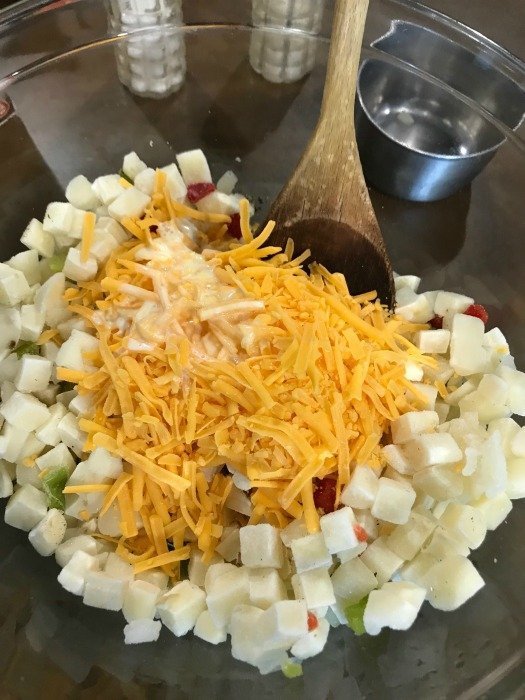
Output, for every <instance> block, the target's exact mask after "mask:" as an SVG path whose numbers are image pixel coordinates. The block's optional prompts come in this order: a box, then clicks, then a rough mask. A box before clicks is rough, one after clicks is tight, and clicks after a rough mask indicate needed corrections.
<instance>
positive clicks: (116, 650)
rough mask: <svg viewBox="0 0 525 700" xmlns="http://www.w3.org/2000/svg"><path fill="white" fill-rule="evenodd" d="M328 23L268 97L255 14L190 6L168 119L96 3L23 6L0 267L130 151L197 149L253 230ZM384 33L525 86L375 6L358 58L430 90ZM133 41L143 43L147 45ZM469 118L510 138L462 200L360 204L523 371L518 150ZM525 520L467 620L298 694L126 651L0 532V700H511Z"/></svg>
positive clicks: (297, 147) (5, 139)
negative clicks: (181, 71) (251, 213)
mask: <svg viewBox="0 0 525 700" xmlns="http://www.w3.org/2000/svg"><path fill="white" fill-rule="evenodd" d="M199 6H200V7H199ZM210 6H211V7H210ZM330 7H331V3H326V9H327V11H326V12H325V17H324V22H323V27H322V30H321V33H320V34H319V36H318V37H317V38H315V37H310V38H308V37H306V39H305V40H306V41H307V42H309V43H310V44H311V43H312V42H313V43H314V44H315V48H316V59H315V65H314V67H313V70H312V71H311V72H310V73H308V74H307V75H306V76H304V77H303V78H301V79H300V80H297V81H295V82H289V83H280V84H276V83H271V82H269V81H267V80H266V79H264V78H263V77H261V76H260V75H259V74H257V73H256V72H255V71H254V70H253V69H252V67H251V65H250V60H249V56H250V43H251V38H252V33H253V31H254V30H253V29H251V28H250V26H249V25H250V19H251V14H250V6H249V3H246V2H242V1H241V0H239V1H238V2H235V1H233V0H231V1H228V0H216V1H215V2H214V3H206V8H205V9H204V8H203V3H192V2H187V3H185V5H184V21H185V22H186V24H187V26H186V27H184V29H181V30H180V31H179V33H178V34H177V36H179V37H180V36H182V38H183V39H184V42H185V55H186V59H185V60H186V66H187V68H186V73H185V79H184V81H183V83H182V86H181V87H180V89H179V90H178V91H176V92H174V93H173V94H171V95H169V96H167V97H165V98H163V99H150V98H146V97H141V96H138V95H136V94H133V93H131V92H130V91H129V90H128V89H127V88H125V87H124V86H123V85H122V84H121V82H120V81H119V77H118V72H117V58H116V56H117V55H118V49H119V47H120V48H122V46H127V45H128V44H127V43H126V42H127V41H128V38H127V36H126V33H125V32H122V33H119V32H116V31H115V28H114V27H113V29H112V30H108V16H107V12H106V7H105V5H104V4H103V3H102V2H100V1H98V0H77V1H73V2H69V3H66V2H64V1H61V2H54V3H50V4H47V5H46V4H44V3H41V2H29V3H27V2H26V3H21V4H19V5H17V6H14V7H13V8H11V9H9V10H6V11H4V12H3V13H0V50H1V53H2V64H1V66H2V67H1V69H0V70H1V71H2V73H3V76H4V77H2V76H0V100H2V101H1V103H0V115H1V116H0V153H1V154H2V163H3V167H2V168H1V169H0V194H1V195H2V196H1V200H2V204H1V212H2V217H1V220H0V236H1V241H2V259H6V258H8V257H9V256H11V255H12V254H14V253H15V252H16V251H18V250H19V249H20V245H19V237H20V234H21V232H22V230H23V228H24V226H25V224H26V223H27V221H28V219H29V218H31V217H32V216H37V217H41V216H42V214H43V212H44V208H45V206H46V204H47V203H48V202H49V201H51V200H54V199H60V198H61V197H63V190H64V187H65V185H66V184H67V182H68V181H69V179H70V178H71V177H73V176H74V175H76V174H78V173H84V174H85V175H86V176H87V177H89V178H93V177H95V176H96V175H98V174H102V173H105V172H115V171H116V170H118V169H119V167H120V164H121V159H122V156H123V154H125V153H126V152H128V151H129V150H136V151H137V152H138V153H139V155H140V156H141V157H142V158H143V159H144V160H146V161H147V162H148V163H149V164H151V165H153V166H155V165H162V164H164V163H166V162H170V161H171V160H172V159H173V154H174V153H175V152H176V151H181V150H184V149H188V148H192V147H197V146H199V147H202V148H203V149H204V150H205V151H206V153H207V155H208V157H209V160H210V162H211V166H212V170H213V173H214V175H215V176H216V177H217V176H219V175H220V174H222V172H224V171H225V170H227V169H229V168H233V169H234V170H235V171H236V172H237V174H238V175H239V179H240V183H239V191H242V192H245V193H246V194H247V195H249V196H250V197H251V198H252V199H253V201H254V203H255V205H256V209H257V211H258V212H260V215H261V216H262V215H263V214H264V211H265V209H266V207H267V206H268V204H269V202H270V201H271V200H272V198H273V197H274V196H275V195H276V194H277V192H278V190H279V188H280V187H281V185H282V183H283V182H284V181H285V180H286V178H287V176H288V175H289V174H290V172H291V171H292V169H293V167H294V165H295V164H296V162H297V160H298V158H299V156H300V154H301V152H302V150H303V148H304V146H305V144H306V143H307V140H308V137H309V134H310V133H311V131H312V129H313V127H314V125H315V123H316V119H317V116H318V113H319V106H320V100H321V96H322V88H323V78H324V71H325V67H326V58H327V48H328V40H327V38H326V37H327V33H328V28H329V26H330V22H329V20H330V11H329V10H330ZM393 19H399V20H406V21H411V22H418V23H422V24H423V25H424V26H427V27H429V28H431V29H434V30H435V31H438V32H442V33H443V34H444V35H446V36H449V37H452V38H453V40H455V41H457V42H459V43H461V44H462V45H463V46H465V47H467V48H468V49H469V50H471V51H474V52H476V54H477V55H478V56H479V58H480V60H482V59H483V60H487V61H491V62H492V64H493V65H494V66H496V67H497V68H498V69H499V70H501V71H502V72H503V73H504V74H505V75H508V76H511V77H512V78H513V79H514V80H516V81H517V82H518V84H520V85H521V86H522V87H523V85H524V83H525V67H524V65H523V64H522V63H520V62H519V61H518V60H517V59H515V58H513V57H512V56H511V55H510V54H507V53H506V52H505V51H503V50H502V49H500V48H498V47H497V46H496V45H494V44H492V43H491V42H489V41H488V40H485V39H484V38H483V37H481V36H479V35H478V34H476V33H475V32H471V31H470V30H467V29H466V28H465V27H463V26H462V25H459V24H457V23H455V22H453V21H451V20H449V19H448V18H445V17H444V16H442V15H439V14H438V13H435V12H431V11H428V10H426V9H425V8H423V7H422V6H421V5H419V4H417V3H412V2H408V1H404V0H403V1H401V0H376V1H375V2H373V3H372V5H371V8H370V15H369V20H368V25H367V31H366V37H365V45H364V49H363V57H365V58H366V57H368V58H370V57H372V58H378V59H381V60H385V61H394V62H395V63H396V65H399V66H402V67H403V69H404V70H407V71H415V72H417V73H418V75H420V76H421V75H423V76H424V77H425V79H427V80H430V81H432V80H435V76H432V75H428V74H425V73H424V72H423V73H421V70H420V69H418V68H417V67H416V68H414V67H411V66H410V65H408V64H406V63H403V61H400V60H399V59H395V58H392V57H389V56H386V55H383V54H381V53H380V52H379V51H378V50H375V49H372V48H370V44H371V42H372V41H373V40H374V39H375V38H377V37H379V36H382V35H383V34H385V32H386V31H388V29H389V27H390V25H391V22H392V20H393ZM166 31H168V34H169V30H168V29H166ZM266 31H267V32H269V33H270V34H271V35H272V36H273V37H275V36H280V37H281V39H283V38H284V39H285V40H286V41H288V40H289V39H290V40H291V39H295V38H297V37H298V36H300V34H299V33H298V32H299V31H300V30H297V29H290V30H283V29H278V28H277V29H268V30H266ZM133 32H134V36H138V35H137V34H136V32H139V34H140V36H141V37H148V36H149V37H150V38H152V39H153V42H154V40H155V37H158V32H159V29H158V28H156V29H153V30H150V29H148V28H147V27H142V28H138V29H134V30H133ZM116 49H117V51H116ZM456 97H457V98H458V99H464V98H462V96H461V95H456ZM466 104H467V106H468V107H469V108H470V109H472V110H474V111H476V112H477V113H479V114H480V115H481V116H482V118H485V119H487V120H488V121H489V122H490V123H491V124H492V125H494V126H496V127H497V128H498V129H500V131H501V134H502V138H506V141H505V143H504V144H503V145H502V147H501V148H500V150H499V151H498V153H497V155H496V156H495V158H494V159H493V160H492V161H491V162H490V163H489V164H488V166H487V167H486V168H485V169H484V170H483V172H482V173H481V174H480V175H479V176H478V177H477V178H476V179H475V180H474V182H473V183H472V185H470V186H468V187H465V188H464V189H462V190H461V191H460V192H458V193H457V194H456V195H454V196H453V197H450V198H449V199H447V200H445V201H443V202H435V203H430V204H422V203H407V202H403V201H400V200H396V199H394V198H391V197H388V196H386V195H382V194H379V193H376V192H374V191H372V193H371V194H372V199H373V203H374V206H375V210H376V212H377V215H378V218H379V221H380V224H381V228H382V230H383V232H384V235H385V239H386V243H387V246H388V249H389V251H390V254H391V257H392V260H393V263H394V267H395V269H396V270H397V271H398V272H400V273H410V272H412V273H415V274H418V275H420V276H422V277H423V281H424V282H423V283H424V286H425V287H426V288H428V289H435V288H446V289H452V290H456V291H462V292H464V293H466V294H469V295H471V296H473V297H474V298H475V299H476V300H478V301H479V302H480V303H483V304H485V305H486V307H487V308H488V311H489V313H490V316H491V322H492V323H493V324H494V325H497V326H500V327H501V328H502V330H503V331H504V333H505V334H506V335H507V337H508V339H509V342H510V345H511V349H512V350H513V352H514V354H515V356H516V360H517V364H518V367H522V368H523V366H524V365H525V297H524V295H523V277H524V275H525V257H524V256H523V241H524V240H525V217H524V216H523V191H524V187H525V141H524V139H523V137H524V132H523V128H521V130H518V132H517V133H516V134H513V133H512V132H510V131H509V130H508V129H506V128H505V127H504V126H503V125H502V124H500V123H499V122H498V120H497V119H495V118H494V117H493V116H491V114H490V113H488V112H487V110H486V109H485V108H483V107H481V106H480V105H478V104H477V103H475V102H473V101H472V100H469V99H467V100H466ZM520 202H521V204H520ZM520 289H521V290H522V291H521V292H520ZM524 505H525V504H523V503H519V502H517V503H516V504H515V508H514V510H513V511H512V513H511V515H510V516H509V518H508V521H507V522H506V523H505V524H504V525H502V526H501V527H500V528H499V529H498V530H497V532H494V533H491V534H490V535H489V537H488V538H487V540H486V542H485V543H484V544H483V546H482V547H481V548H480V550H478V551H476V552H474V554H473V557H472V559H473V561H474V562H475V564H476V565H477V566H478V567H479V569H480V571H481V573H482V575H483V577H484V579H485V581H486V586H485V588H484V589H483V590H482V591H481V592H480V593H479V594H478V595H476V596H475V597H474V599H473V600H471V601H470V602H469V603H467V604H466V605H465V606H464V607H463V608H461V609H460V610H458V611H456V612H453V613H441V612H438V611H436V610H434V609H432V608H431V607H430V606H428V605H427V606H425V607H424V608H423V611H422V613H421V614H420V617H419V619H418V620H417V622H416V624H415V625H414V626H413V627H412V628H411V629H410V630H409V631H408V632H405V633H397V632H390V633H388V632H384V633H382V634H381V635H380V636H379V637H375V638H373V637H368V638H359V637H355V636H354V635H353V634H352V633H351V632H350V631H349V630H348V629H342V628H338V629H337V630H334V631H332V633H331V636H330V640H329V643H328V645H327V647H326V649H325V651H324V653H323V654H322V655H321V656H319V657H317V658H314V659H312V660H311V661H308V662H306V663H305V665H304V676H303V677H302V678H300V679H297V680H294V681H288V680H286V679H285V678H284V677H283V676H282V675H281V674H278V673H277V674H272V675H269V676H264V677H261V676H259V674H258V673H257V671H256V670H255V669H252V668H251V667H249V666H247V665H245V664H242V663H239V662H237V661H234V660H233V659H232V658H231V656H230V652H229V649H228V648H227V647H226V645H220V646H218V647H213V646H210V645H207V644H205V643H203V642H201V641H200V640H198V639H195V638H193V637H191V636H189V637H187V638H184V639H176V638H174V637H173V636H171V635H170V633H169V632H168V631H167V630H164V631H163V633H162V636H161V639H160V641H159V642H158V643H156V644H154V645H144V646H141V647H125V646H124V643H123V635H122V627H123V620H122V617H121V616H120V614H112V613H108V612H105V611H100V610H95V609H91V608H86V607H83V606H82V604H81V602H80V600H79V599H78V598H75V597H73V596H71V595H69V594H67V593H65V592H64V591H63V590H62V589H61V588H60V586H59V585H58V583H57V582H56V576H57V568H56V564H55V562H54V561H53V558H50V559H43V558H41V557H39V556H38V555H37V554H36V552H34V551H33V550H32V548H31V546H30V545H29V543H28V541H27V537H26V536H25V533H22V532H20V531H17V530H13V529H11V528H8V527H6V526H5V525H4V524H3V517H1V515H2V513H0V517H1V520H2V524H1V525H0V649H1V650H2V653H1V654H0V696H1V697H16V698H35V697H39V698H48V697H55V698H56V697H78V698H91V697H93V698H95V697H96V698H100V697H110V696H113V697H116V698H121V697H122V698H145V697H148V698H176V699H179V698H192V699H195V700H196V699H198V698H207V699H209V698H216V697H217V698H219V697H228V698H242V697H253V698H269V697H273V696H278V697H280V698H284V699H288V698H307V699H310V698H311V699H312V700H322V699H324V698H336V699H338V698H361V697H375V698H383V697H388V698H400V699H401V698H409V697H410V698H411V697H421V698H425V699H428V700H431V699H434V698H436V699H437V698H463V699H464V700H466V699H467V698H477V697H480V696H484V697H509V696H510V695H511V694H512V693H516V697H518V695H519V693H520V688H521V689H522V685H521V684H522V683H523V666H524V663H523V662H524V655H525V645H524V640H525V603H524V598H523V589H524V586H525V549H524V547H523V545H522V533H523V531H524V530H525V507H524ZM2 509H3V506H2Z"/></svg>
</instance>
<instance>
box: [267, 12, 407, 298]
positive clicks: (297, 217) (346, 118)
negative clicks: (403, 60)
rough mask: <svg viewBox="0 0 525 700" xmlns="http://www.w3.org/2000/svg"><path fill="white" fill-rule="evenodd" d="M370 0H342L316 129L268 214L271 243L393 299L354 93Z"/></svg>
mask: <svg viewBox="0 0 525 700" xmlns="http://www.w3.org/2000/svg"><path fill="white" fill-rule="evenodd" d="M367 10H368V0H337V3H336V7H335V11H334V25H333V31H332V41H331V47H330V56H329V60H328V72H327V78H326V85H325V91H324V97H323V104H322V108H321V117H320V119H319V123H318V125H317V128H316V130H315V133H314V135H313V137H312V139H311V140H310V143H309V144H308V146H307V148H306V151H305V152H304V154H303V156H302V158H301V161H300V162H299V165H298V166H297V168H296V170H295V172H294V173H293V175H292V177H291V178H290V180H289V181H288V183H287V184H286V185H285V187H284V188H283V190H282V191H281V193H280V194H279V196H278V197H277V199H276V200H275V202H274V204H273V206H272V208H271V210H270V215H269V218H270V219H273V220H274V221H276V223H277V225H276V227H275V231H274V233H273V235H272V241H271V242H272V244H275V245H279V246H284V245H286V241H287V240H288V239H289V238H291V239H292V240H293V242H294V247H295V252H296V253H302V252H303V251H304V250H306V249H310V251H311V254H312V258H313V259H314V260H316V261H318V262H320V263H321V264H323V265H324V266H325V267H326V268H328V270H330V271H331V272H341V273H343V274H344V276H345V278H346V281H347V284H348V288H349V289H350V291H351V293H353V294H360V293H362V292H368V291H370V290H373V289H375V290H376V291H377V293H378V296H379V298H380V299H381V301H382V303H383V304H385V305H386V306H389V307H391V306H392V305H393V303H394V282H393V277H392V267H391V265H390V260H389V258H388V255H387V252H386V248H385V244H384V241H383V236H382V235H381V231H380V229H379V224H378V223H377V219H376V216H375V213H374V210H373V207H372V203H371V201H370V197H369V195H368V189H367V186H366V183H365V179H364V176H363V171H362V168H361V163H360V161H359V154H358V151H357V143H356V137H355V127H354V100H355V93H356V81H357V71H358V66H359V58H360V55H361V44H362V40H363V33H364V27H365V21H366V13H367Z"/></svg>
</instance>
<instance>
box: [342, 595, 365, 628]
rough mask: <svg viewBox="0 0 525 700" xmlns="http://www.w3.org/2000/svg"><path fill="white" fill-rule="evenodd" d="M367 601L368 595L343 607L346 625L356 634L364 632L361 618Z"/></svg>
mask: <svg viewBox="0 0 525 700" xmlns="http://www.w3.org/2000/svg"><path fill="white" fill-rule="evenodd" d="M367 602H368V596H366V597H365V598H362V599H361V600H360V601H359V602H357V603H350V604H348V605H345V607H344V613H345V616H346V619H347V623H348V627H350V629H351V630H352V631H353V632H354V633H355V634H357V635H361V634H364V633H365V632H366V630H365V623H364V620H363V618H364V614H365V608H366V604H367Z"/></svg>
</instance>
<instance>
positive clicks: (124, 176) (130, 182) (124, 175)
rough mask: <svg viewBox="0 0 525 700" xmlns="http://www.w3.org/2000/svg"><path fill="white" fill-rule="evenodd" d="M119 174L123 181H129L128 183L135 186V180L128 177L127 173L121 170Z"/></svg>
mask: <svg viewBox="0 0 525 700" xmlns="http://www.w3.org/2000/svg"><path fill="white" fill-rule="evenodd" d="M118 174H119V175H120V177H121V178H122V179H123V180H127V181H128V182H129V184H130V185H132V184H133V180H132V179H131V178H130V177H129V176H128V175H126V173H125V172H124V171H123V170H119V173H118Z"/></svg>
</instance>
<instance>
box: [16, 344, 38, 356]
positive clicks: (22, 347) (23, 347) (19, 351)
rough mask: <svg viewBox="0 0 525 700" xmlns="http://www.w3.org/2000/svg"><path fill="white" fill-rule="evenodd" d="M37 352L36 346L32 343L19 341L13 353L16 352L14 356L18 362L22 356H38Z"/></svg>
mask: <svg viewBox="0 0 525 700" xmlns="http://www.w3.org/2000/svg"><path fill="white" fill-rule="evenodd" d="M39 350H40V348H39V347H38V345H37V344H36V343H33V341H32V340H21V341H20V342H19V343H18V345H17V346H16V348H15V349H14V352H16V355H17V357H18V359H19V360H20V359H21V358H22V356H23V355H38V354H39Z"/></svg>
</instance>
